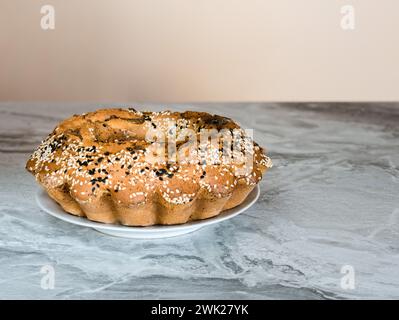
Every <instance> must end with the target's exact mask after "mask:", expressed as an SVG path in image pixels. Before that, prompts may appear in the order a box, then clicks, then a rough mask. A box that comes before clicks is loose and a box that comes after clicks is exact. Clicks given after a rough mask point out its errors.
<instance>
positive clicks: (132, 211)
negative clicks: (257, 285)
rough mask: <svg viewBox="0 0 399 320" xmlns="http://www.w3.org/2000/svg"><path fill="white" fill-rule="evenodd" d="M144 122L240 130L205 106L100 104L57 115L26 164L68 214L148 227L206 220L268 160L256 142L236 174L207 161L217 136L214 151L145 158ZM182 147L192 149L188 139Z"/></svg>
mask: <svg viewBox="0 0 399 320" xmlns="http://www.w3.org/2000/svg"><path fill="white" fill-rule="evenodd" d="M150 129H157V130H161V131H163V132H165V133H166V134H168V132H171V130H174V132H173V133H176V134H177V136H179V132H183V130H185V129H191V130H192V131H193V132H196V133H198V135H199V132H201V130H202V129H216V130H217V131H220V130H223V129H227V130H230V131H232V130H241V129H240V127H239V126H238V125H237V124H236V123H235V122H234V121H232V120H231V119H228V118H225V117H221V116H216V115H211V114H208V113H205V112H191V111H188V112H183V113H178V112H169V111H164V112H139V111H136V110H134V109H103V110H98V111H96V112H90V113H87V114H83V115H75V116H73V117H71V118H69V119H66V120H65V121H63V122H61V123H60V124H59V125H58V126H57V127H56V128H55V129H54V131H53V132H52V133H51V134H50V135H49V136H48V137H47V138H46V139H45V140H44V141H43V142H42V144H41V145H40V146H39V147H38V149H37V150H36V151H35V152H34V153H33V154H32V156H31V157H30V159H29V160H28V162H27V164H26V168H27V170H28V171H30V172H31V173H32V174H34V175H35V177H36V179H37V181H38V182H39V183H40V184H41V185H42V186H43V187H44V188H45V189H46V190H47V192H48V194H49V195H50V197H52V198H53V199H54V200H55V201H56V202H58V203H59V204H60V205H61V206H62V207H63V209H64V210H65V211H67V212H69V213H71V214H74V215H78V216H84V217H87V218H88V219H90V220H93V221H99V222H104V223H121V224H124V225H129V226H148V225H154V224H181V223H185V222H187V221H190V220H198V219H205V218H209V217H213V216H216V215H218V214H219V213H220V212H222V211H223V210H226V209H230V208H233V207H235V206H237V205H239V204H241V203H242V202H243V201H244V200H245V198H246V197H247V195H248V194H249V192H251V190H252V189H253V188H254V187H255V185H256V184H257V183H258V182H259V181H260V179H261V178H262V175H263V174H264V172H265V171H266V170H267V169H268V168H270V167H271V161H270V159H269V158H268V157H267V156H266V155H265V154H264V152H263V149H262V148H260V147H259V146H258V145H257V144H256V143H254V146H255V147H254V148H253V159H254V161H253V165H252V166H251V168H250V171H249V172H246V173H245V174H243V173H238V174H237V170H236V169H237V168H238V167H239V166H238V165H235V164H232V163H225V162H223V161H219V160H217V161H215V160H214V157H215V154H217V155H221V154H222V153H223V147H222V144H219V143H218V144H217V145H216V149H215V150H214V149H212V147H208V148H206V149H205V151H204V152H205V153H204V152H203V153H202V154H201V153H200V152H198V154H196V157H193V158H191V159H190V161H182V162H178V161H177V162H176V161H174V162H173V161H155V162H150V161H149V159H151V158H148V156H149V154H150V153H149V150H150V149H151V147H153V146H154V144H153V143H152V142H148V139H146V134H147V133H148V131H149V130H150ZM195 139H197V137H196V138H195ZM199 139H200V138H199V137H198V141H199ZM221 141H222V140H221ZM183 142H184V141H183ZM207 143H208V142H207ZM221 143H222V142H221ZM251 143H252V142H251ZM178 144H179V143H178ZM165 147H166V149H167V148H168V145H166V146H163V147H162V148H163V150H165ZM185 148H186V149H185ZM158 150H159V147H158V149H157V150H156V152H158ZM181 150H184V154H185V155H187V154H190V153H192V149H190V148H189V146H186V147H185V146H184V145H183V146H182V147H181ZM156 152H155V153H156ZM211 160H212V161H211Z"/></svg>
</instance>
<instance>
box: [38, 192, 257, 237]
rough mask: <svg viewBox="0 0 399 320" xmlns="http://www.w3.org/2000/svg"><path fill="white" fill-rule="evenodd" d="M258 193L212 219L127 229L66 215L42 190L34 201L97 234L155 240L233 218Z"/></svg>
mask: <svg viewBox="0 0 399 320" xmlns="http://www.w3.org/2000/svg"><path fill="white" fill-rule="evenodd" d="M259 193H260V191H259V186H256V187H255V188H254V190H252V192H251V193H250V194H249V195H248V197H247V198H246V199H245V201H244V202H243V203H242V204H240V205H239V206H237V207H235V208H233V209H230V210H226V211H224V212H223V213H222V214H220V215H218V216H216V217H213V218H209V219H204V220H197V221H191V222H188V223H185V224H179V225H170V226H163V225H156V226H149V227H128V226H123V225H119V224H106V223H101V222H94V221H90V220H88V219H86V218H83V217H77V216H74V215H71V214H69V213H66V212H65V211H64V210H63V209H62V208H61V207H60V206H59V205H58V204H57V203H56V202H55V201H54V200H53V199H51V198H50V197H49V196H48V195H47V193H46V192H45V191H44V190H39V192H38V193H37V194H36V201H37V203H38V204H39V207H40V208H41V209H43V210H44V212H46V213H48V214H50V215H52V216H53V217H56V218H58V219H61V220H64V221H66V222H69V223H73V224H77V225H80V226H84V227H89V228H93V229H95V230H97V231H99V232H102V233H105V234H108V235H112V236H117V237H125V238H136V239H155V238H167V237H174V236H179V235H182V234H186V233H190V232H193V231H196V230H199V229H201V228H203V227H205V226H208V225H211V224H214V223H218V222H221V221H224V220H227V219H230V218H233V217H235V216H236V215H238V214H240V213H241V212H244V211H245V210H247V209H248V208H249V207H251V206H252V205H253V204H254V203H255V202H256V200H257V199H258V198H259Z"/></svg>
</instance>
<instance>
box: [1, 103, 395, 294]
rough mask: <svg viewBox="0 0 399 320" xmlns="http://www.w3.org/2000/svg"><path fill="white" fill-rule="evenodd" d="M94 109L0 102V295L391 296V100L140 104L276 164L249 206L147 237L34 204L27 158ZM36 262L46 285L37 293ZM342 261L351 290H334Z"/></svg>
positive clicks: (82, 105)
mask: <svg viewBox="0 0 399 320" xmlns="http://www.w3.org/2000/svg"><path fill="white" fill-rule="evenodd" d="M98 106H99V105H94V104H91V105H90V104H39V103H37V104H17V103H1V104H0V184H1V189H0V298H3V299H5V298H17V299H21V298H33V299H40V298H50V299H53V298H55V299H78V298H83V299H86V298H118V299H129V298H138V299H140V298H172V299H175V298H176V299H178V298H189V299H191V298H192V299H194V298H200V299H205V298H209V299H222V298H223V299H229V298H234V299H269V298H272V299H282V298H290V299H307V298H310V299H326V298H327V299H329V298H332V299H335V298H399V276H398V272H399V198H398V194H399V170H398V168H399V126H398V124H399V108H398V106H397V105H396V106H395V105H384V104H379V105H376V104H356V105H351V104H346V105H343V104H251V103H246V104H244V103H242V104H234V103H233V104H195V105H192V104H191V105H188V107H185V106H182V105H168V106H161V105H157V104H146V105H143V106H139V107H138V108H139V109H149V110H164V109H166V108H169V109H172V110H185V109H195V110H205V111H211V112H214V113H218V114H223V115H226V116H230V117H232V118H234V119H236V120H238V121H239V122H240V123H241V124H242V125H243V126H244V127H247V128H253V129H255V139H256V141H257V142H259V144H261V145H263V146H266V147H267V148H268V150H269V153H270V156H271V157H272V159H273V160H274V164H275V166H274V167H273V169H272V170H270V171H269V172H268V173H267V174H266V176H265V178H264V180H263V181H262V183H261V196H260V199H259V201H258V202H257V203H256V204H255V205H254V206H253V207H252V208H251V209H250V210H248V211H246V212H245V213H243V214H241V215H239V216H238V217H236V218H234V219H231V220H229V221H226V222H222V223H220V224H217V225H215V226H210V227H207V228H204V229H202V230H200V231H198V232H196V233H193V234H189V235H186V236H182V237H177V238H169V239H163V240H151V241H142V240H129V239H120V238H113V237H108V236H105V235H103V234H100V233H98V232H96V231H93V230H90V229H86V228H83V227H78V226H75V225H70V224H68V223H65V222H63V221H60V220H57V219H55V218H52V217H50V216H48V215H47V214H45V213H43V212H42V211H41V210H40V209H39V208H38V206H37V205H36V203H35V200H34V195H35V192H36V190H37V189H38V186H37V185H36V183H35V181H34V179H33V177H32V176H30V174H28V173H27V172H25V170H24V165H25V161H26V159H27V158H28V156H29V154H30V153H31V151H32V150H33V148H34V147H35V146H37V145H38V144H39V142H40V141H41V139H43V138H44V137H45V136H46V135H47V134H48V133H49V132H50V131H51V130H52V129H53V127H55V125H56V124H57V122H58V121H60V120H62V119H63V118H65V117H67V116H69V115H71V114H73V113H82V112H85V111H89V110H94V109H96V108H97V107H98ZM135 106H137V104H136V105H135ZM45 265H50V266H52V267H54V270H55V288H54V289H53V290H44V289H42V288H41V285H40V283H41V279H42V277H43V274H41V273H40V270H41V268H42V267H43V266H45ZM344 265H350V266H352V267H353V268H354V271H355V288H354V289H343V288H342V287H341V286H340V283H341V278H342V277H343V276H344V275H343V274H341V268H342V267H343V266H344Z"/></svg>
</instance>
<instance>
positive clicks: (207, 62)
mask: <svg viewBox="0 0 399 320" xmlns="http://www.w3.org/2000/svg"><path fill="white" fill-rule="evenodd" d="M45 4H51V5H53V6H54V7H55V22H56V24H55V30H51V31H49V30H47V31H44V30H42V29H41V27H40V19H41V17H42V15H41V14H40V8H41V6H42V5H45ZM346 4H351V5H353V6H354V8H355V14H356V20H355V22H356V27H355V30H353V31H344V30H343V29H342V28H341V26H340V21H341V18H342V14H341V13H340V9H341V7H342V6H343V5H346ZM398 39H399V1H397V0H378V1H377V0H357V1H356V0H353V1H341V0H112V1H111V0H47V1H41V0H0V100H1V101H12V100H13V101H17V100H18V101H19V100H21V101H22V100H24V101H103V102H107V101H118V102H124V101H164V102H178V101H332V100H333V101H337V100H338V101H343V100H347V101H354V100H374V101H376V100H377V101H392V100H399V90H398V89H399V85H398V83H399V63H398V59H399V43H398V41H399V40H398Z"/></svg>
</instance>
